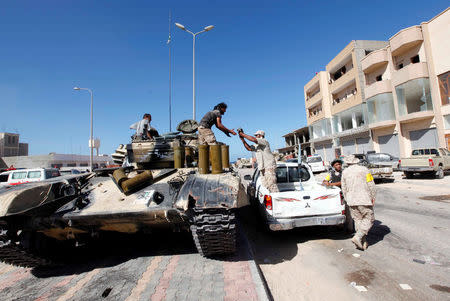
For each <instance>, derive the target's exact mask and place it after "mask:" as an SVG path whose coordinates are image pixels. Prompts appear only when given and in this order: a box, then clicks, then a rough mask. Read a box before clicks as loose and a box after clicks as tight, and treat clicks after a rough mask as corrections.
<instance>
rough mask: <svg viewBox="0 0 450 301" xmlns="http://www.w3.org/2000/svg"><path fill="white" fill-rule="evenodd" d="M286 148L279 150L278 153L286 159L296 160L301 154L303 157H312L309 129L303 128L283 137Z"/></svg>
mask: <svg viewBox="0 0 450 301" xmlns="http://www.w3.org/2000/svg"><path fill="white" fill-rule="evenodd" d="M283 138H284V140H285V141H286V146H285V147H283V148H279V149H278V152H279V153H280V154H283V155H285V156H286V157H292V158H296V157H297V156H298V154H299V152H300V153H301V154H302V155H303V156H309V155H311V145H310V143H309V130H308V127H302V128H300V129H297V130H294V131H292V132H290V133H287V134H286V135H284V136H283Z"/></svg>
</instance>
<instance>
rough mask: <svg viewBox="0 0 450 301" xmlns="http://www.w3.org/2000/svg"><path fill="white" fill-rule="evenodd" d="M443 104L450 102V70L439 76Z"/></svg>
mask: <svg viewBox="0 0 450 301" xmlns="http://www.w3.org/2000/svg"><path fill="white" fill-rule="evenodd" d="M438 80H439V91H440V92H441V102H442V105H448V104H450V93H449V92H450V71H449V72H446V73H444V74H441V75H439V76H438Z"/></svg>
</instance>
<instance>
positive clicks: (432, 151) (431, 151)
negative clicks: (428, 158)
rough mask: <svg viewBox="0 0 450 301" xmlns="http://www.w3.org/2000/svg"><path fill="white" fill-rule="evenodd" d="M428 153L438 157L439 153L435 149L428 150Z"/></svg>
mask: <svg viewBox="0 0 450 301" xmlns="http://www.w3.org/2000/svg"><path fill="white" fill-rule="evenodd" d="M430 153H431V154H432V155H436V156H439V153H438V151H437V149H435V148H433V149H431V150H430Z"/></svg>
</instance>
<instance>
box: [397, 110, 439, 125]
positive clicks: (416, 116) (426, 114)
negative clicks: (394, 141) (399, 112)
mask: <svg viewBox="0 0 450 301" xmlns="http://www.w3.org/2000/svg"><path fill="white" fill-rule="evenodd" d="M433 117H434V112H433V111H421V112H415V113H411V114H407V115H404V116H401V117H399V118H398V121H400V123H410V122H416V121H418V120H422V119H428V118H433Z"/></svg>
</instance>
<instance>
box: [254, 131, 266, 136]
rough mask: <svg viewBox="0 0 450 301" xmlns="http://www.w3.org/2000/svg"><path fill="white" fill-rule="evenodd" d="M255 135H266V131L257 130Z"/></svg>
mask: <svg viewBox="0 0 450 301" xmlns="http://www.w3.org/2000/svg"><path fill="white" fill-rule="evenodd" d="M254 135H255V136H256V135H261V136H266V133H264V131H261V130H258V131H256V132H255V134H254Z"/></svg>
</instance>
